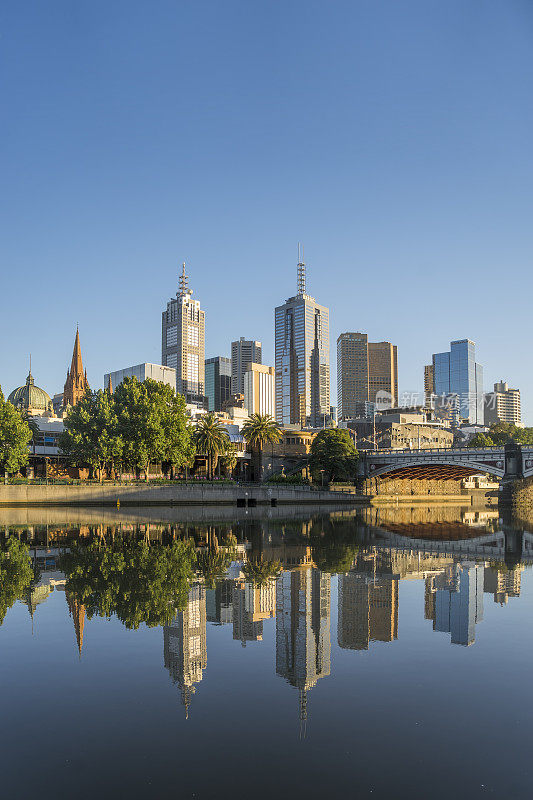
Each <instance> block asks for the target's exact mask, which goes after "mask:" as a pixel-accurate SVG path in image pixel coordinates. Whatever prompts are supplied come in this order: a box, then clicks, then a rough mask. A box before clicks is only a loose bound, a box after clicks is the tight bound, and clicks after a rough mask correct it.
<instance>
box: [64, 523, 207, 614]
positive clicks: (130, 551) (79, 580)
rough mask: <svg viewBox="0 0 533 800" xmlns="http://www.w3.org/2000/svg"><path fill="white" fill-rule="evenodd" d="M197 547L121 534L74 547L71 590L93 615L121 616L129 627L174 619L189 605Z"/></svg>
mask: <svg viewBox="0 0 533 800" xmlns="http://www.w3.org/2000/svg"><path fill="white" fill-rule="evenodd" d="M194 560H195V553H194V547H193V545H192V544H191V543H190V542H181V541H174V542H172V543H171V544H170V545H169V546H167V547H164V546H159V545H158V546H155V547H154V546H150V545H149V544H148V542H146V541H142V542H139V541H130V540H125V539H123V538H122V537H120V536H119V537H115V538H114V539H113V540H112V541H111V542H105V541H104V542H102V541H94V542H91V543H90V544H89V545H78V546H76V547H73V548H72V549H71V551H70V552H69V553H66V554H65V555H64V556H63V557H62V559H61V568H62V569H63V571H64V572H65V575H66V578H67V581H66V587H65V588H66V590H67V592H70V593H72V594H73V595H75V596H76V598H77V600H78V602H79V603H80V604H82V605H84V606H85V609H86V614H87V616H88V618H89V619H90V618H91V617H93V616H100V617H107V618H109V617H111V615H113V614H115V615H116V616H117V617H118V619H119V620H120V621H121V622H122V623H123V625H125V627H126V628H134V629H136V628H138V627H139V625H141V624H142V623H144V624H146V625H147V626H148V627H154V626H156V625H165V624H168V623H169V622H171V620H172V619H173V617H174V614H175V610H176V608H178V609H183V608H185V605H186V603H187V596H188V591H189V581H190V580H191V579H192V577H193V571H192V568H193V564H194Z"/></svg>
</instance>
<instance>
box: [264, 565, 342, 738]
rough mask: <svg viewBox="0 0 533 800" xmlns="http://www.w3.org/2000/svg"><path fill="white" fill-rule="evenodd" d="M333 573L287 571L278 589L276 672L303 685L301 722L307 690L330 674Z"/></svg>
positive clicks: (293, 683) (298, 686)
mask: <svg viewBox="0 0 533 800" xmlns="http://www.w3.org/2000/svg"><path fill="white" fill-rule="evenodd" d="M330 628H331V575H328V574H327V573H325V572H320V570H318V569H315V568H314V567H305V568H303V569H295V570H292V571H291V572H283V573H282V574H281V575H280V577H279V578H278V579H277V591H276V672H277V674H278V675H281V676H282V677H283V678H285V680H287V681H288V682H289V683H290V684H291V685H292V686H295V687H296V688H297V689H299V695H300V722H301V723H302V724H304V723H305V720H306V717H307V691H308V690H309V689H311V688H312V687H313V686H314V685H315V684H316V683H317V681H318V679H319V678H323V677H324V676H326V675H329V674H330V669H331V630H330Z"/></svg>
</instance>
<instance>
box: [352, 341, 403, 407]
mask: <svg viewBox="0 0 533 800" xmlns="http://www.w3.org/2000/svg"><path fill="white" fill-rule="evenodd" d="M380 393H381V395H380ZM383 393H386V395H389V396H390V397H389V398H388V402H389V405H390V406H396V405H397V404H398V349H397V347H396V345H394V344H391V343H390V342H369V341H368V336H367V334H366V333H341V334H340V336H339V338H338V339H337V395H338V406H339V407H338V414H339V419H353V418H354V417H358V416H364V414H365V410H364V409H365V403H369V402H370V403H376V401H379V400H380V399H381V398H383V397H384V396H386V395H383Z"/></svg>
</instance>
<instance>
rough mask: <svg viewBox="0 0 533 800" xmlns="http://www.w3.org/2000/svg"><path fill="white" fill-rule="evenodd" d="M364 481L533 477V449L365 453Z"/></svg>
mask: <svg viewBox="0 0 533 800" xmlns="http://www.w3.org/2000/svg"><path fill="white" fill-rule="evenodd" d="M361 455H362V458H361V459H360V462H359V476H360V478H363V479H366V478H386V479H387V480H391V479H394V478H401V479H412V480H413V479H414V480H432V479H435V480H460V479H462V478H467V477H469V476H470V475H479V474H485V473H488V474H489V475H491V476H492V477H493V478H495V479H496V480H498V481H501V480H506V479H509V480H515V479H518V478H524V479H525V478H530V477H532V476H533V447H520V446H519V445H515V444H511V445H506V446H505V447H486V448H485V447H484V448H480V449H477V448H468V447H465V448H460V449H458V448H450V449H445V450H440V449H439V450H437V449H435V450H429V449H428V450H377V451H372V452H369V451H364V452H363V453H362V454H361Z"/></svg>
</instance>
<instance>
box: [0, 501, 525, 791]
mask: <svg viewBox="0 0 533 800" xmlns="http://www.w3.org/2000/svg"><path fill="white" fill-rule="evenodd" d="M532 530H533V528H532ZM0 541H1V547H2V549H1V553H2V554H3V556H2V557H3V560H2V561H0V576H1V578H2V585H0V621H1V625H0V681H1V687H2V688H1V692H0V719H1V720H2V725H1V726H0V753H1V758H0V763H1V764H2V766H1V779H2V794H3V796H4V797H12V798H16V799H17V800H18V798H30V797H31V798H33V797H40V798H95V797H97V798H108V797H110V798H111V797H117V796H124V797H127V798H130V799H131V798H167V797H179V798H233V797H250V798H272V797H274V796H277V797H294V798H315V797H316V798H320V797H326V798H337V797H372V798H381V797H383V798H390V797H398V796H399V797H403V796H405V797H410V798H418V797H420V798H430V797H431V798H449V797H451V796H455V797H460V798H462V797H465V798H466V797H468V798H476V797H487V796H494V797H497V796H498V797H505V798H522V797H523V798H526V797H530V796H531V785H532V768H531V757H530V748H531V741H532V734H533V718H532V715H531V707H532V700H533V680H532V677H531V676H532V674H533V670H532V664H533V628H532V624H531V620H532V616H533V577H532V571H531V563H533V534H531V533H529V530H528V529H527V525H526V524H525V523H523V522H521V523H519V522H517V521H513V520H506V521H503V520H502V519H500V518H499V516H498V512H497V511H496V510H493V509H486V510H481V511H474V510H472V509H461V508H450V507H446V508H444V507H443V508H440V507H429V508H423V509H422V508H415V509H411V508H399V509H396V508H395V509H381V510H376V509H365V510H361V511H357V512H355V511H354V512H351V511H350V512H347V511H346V510H340V511H335V510H331V511H325V510H318V509H317V510H313V511H310V510H301V509H300V510H297V509H292V508H291V509H288V510H287V509H285V510H284V509H281V508H278V509H271V510H268V512H264V515H263V514H262V512H261V511H260V510H259V509H254V510H252V511H249V512H248V513H247V512H246V510H244V509H243V510H237V511H235V510H234V509H220V510H219V511H217V510H215V509H213V510H207V509H189V510H186V509H181V510H180V509H176V508H173V509H148V510H146V509H144V510H143V509H130V510H127V509H125V510H123V511H114V512H109V513H108V512H101V511H99V510H95V509H90V510H87V511H83V510H75V511H73V510H61V509H55V510H53V509H52V510H48V511H43V510H41V511H39V510H37V509H33V510H31V509H29V510H21V509H19V510H7V509H4V510H2V511H1V512H0ZM6 565H7V566H6ZM28 565H30V567H31V569H30V570H29V566H28ZM30 573H31V574H30Z"/></svg>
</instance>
